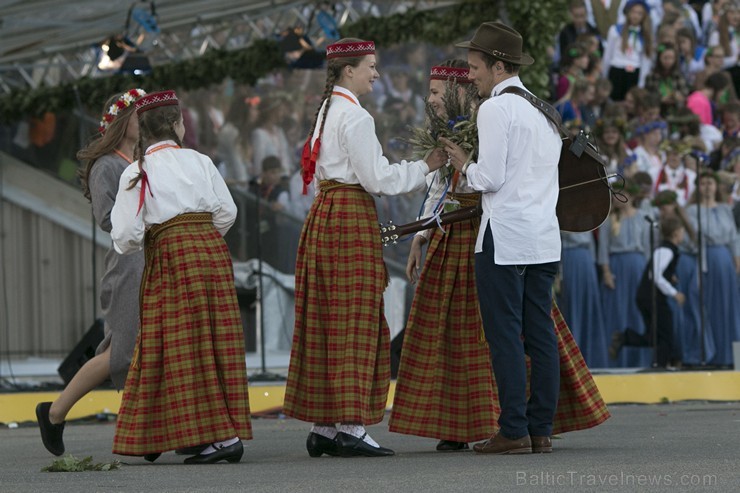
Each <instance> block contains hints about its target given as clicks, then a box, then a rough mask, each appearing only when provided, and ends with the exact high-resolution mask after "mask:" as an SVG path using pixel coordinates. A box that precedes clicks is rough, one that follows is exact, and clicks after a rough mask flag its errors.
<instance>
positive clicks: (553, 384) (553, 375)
mask: <svg viewBox="0 0 740 493" xmlns="http://www.w3.org/2000/svg"><path fill="white" fill-rule="evenodd" d="M493 250H494V249H493V240H492V238H491V230H490V227H487V228H486V235H485V240H484V241H483V252H482V253H477V254H476V255H475V279H476V285H477V288H478V299H479V301H480V311H481V317H482V319H483V329H484V331H485V334H486V339H487V340H488V346H489V348H490V350H491V363H492V365H493V373H494V376H495V378H496V384H497V386H498V395H499V401H500V404H501V416H500V417H499V420H498V423H499V426H500V427H501V434H502V435H503V436H505V437H506V438H509V439H512V440H513V439H517V438H521V437H523V436H525V435H527V434H529V435H532V436H550V435H552V422H553V419H554V417H555V408H556V407H557V404H558V392H559V389H560V358H559V355H558V343H557V338H556V336H555V329H554V325H553V321H552V318H551V317H550V310H551V309H552V285H553V282H554V280H555V273H556V272H557V268H558V262H551V263H546V264H529V265H496V263H494V261H493ZM525 354H527V355H529V357H530V359H531V379H530V397H529V400H527V390H526V388H527V365H526V362H525V359H524V356H525Z"/></svg>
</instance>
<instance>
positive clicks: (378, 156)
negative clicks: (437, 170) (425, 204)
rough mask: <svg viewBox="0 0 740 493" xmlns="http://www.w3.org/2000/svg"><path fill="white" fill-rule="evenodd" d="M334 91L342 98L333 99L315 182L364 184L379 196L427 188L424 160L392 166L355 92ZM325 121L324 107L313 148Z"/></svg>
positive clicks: (372, 122)
mask: <svg viewBox="0 0 740 493" xmlns="http://www.w3.org/2000/svg"><path fill="white" fill-rule="evenodd" d="M334 92H335V93H339V94H341V95H336V94H335V95H333V96H331V98H332V100H331V106H330V107H329V111H328V113H327V115H326V125H325V126H324V133H323V134H322V136H321V149H320V151H319V157H318V159H317V161H316V175H315V177H314V180H318V181H321V180H336V181H338V182H340V183H346V184H360V185H362V188H364V189H365V190H367V191H368V192H369V193H371V194H376V195H398V194H402V193H407V192H413V191H416V190H421V189H423V188H424V186H425V183H426V180H425V176H426V175H427V173H429V166H427V164H426V163H425V162H424V161H414V162H407V161H401V163H399V164H391V163H389V162H388V159H387V158H386V157H385V156H383V149H382V147H381V146H380V142H379V141H378V137H377V136H376V134H375V121H374V120H373V117H372V116H371V115H370V113H368V112H367V111H366V110H365V109H364V108H363V107H362V106H360V102H359V101H358V100H357V97H355V95H354V94H352V92H351V91H349V90H347V89H345V88H343V87H340V86H334ZM324 104H326V102H324ZM322 118H323V106H322V108H321V110H320V112H319V120H318V121H317V122H316V128H315V129H314V133H313V137H312V138H311V146H313V144H314V142H315V141H316V138H317V137H318V135H319V129H320V128H321V121H322ZM318 192H319V187H318V186H317V187H316V193H317V194H318Z"/></svg>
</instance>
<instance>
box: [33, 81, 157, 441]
mask: <svg viewBox="0 0 740 493" xmlns="http://www.w3.org/2000/svg"><path fill="white" fill-rule="evenodd" d="M145 94H146V93H145V92H144V91H143V90H141V89H131V90H129V91H126V92H124V93H122V94H116V95H115V96H113V97H112V98H110V100H109V101H108V102H107V103H106V105H105V107H104V113H103V118H102V120H101V122H100V128H99V132H100V134H99V136H98V137H97V138H95V139H94V140H93V141H91V142H90V143H89V144H88V145H87V146H86V147H85V148H83V149H82V150H80V151H79V152H78V153H77V158H78V159H79V160H80V161H81V162H83V163H84V168H83V169H80V172H79V175H80V181H81V183H82V188H83V192H84V194H85V197H87V199H88V200H90V202H91V204H92V210H93V215H94V216H95V221H96V222H97V224H98V226H100V228H101V229H103V230H104V231H107V232H110V231H111V220H110V214H111V209H112V208H113V203H114V201H115V198H116V194H117V193H118V183H119V179H120V177H121V174H122V173H123V170H124V169H126V167H127V166H128V165H129V164H130V163H131V162H132V161H133V157H134V156H133V154H134V148H135V146H136V145H137V143H138V139H139V125H138V119H137V118H136V113H135V111H134V102H135V101H136V100H137V99H138V98H140V97H141V96H143V95H145ZM132 117H133V118H132ZM143 270H144V253H143V250H142V251H141V252H138V253H135V254H132V255H119V254H118V253H116V252H115V251H114V249H113V245H112V244H111V247H110V249H109V250H108V253H107V254H106V256H105V273H104V274H103V278H102V279H101V292H100V306H101V309H102V316H103V320H104V322H105V324H104V327H105V339H104V340H103V342H102V343H101V344H100V345H99V346H98V348H97V351H96V356H95V357H94V358H92V359H90V360H89V361H87V362H86V363H85V364H84V365H83V366H82V368H80V370H79V371H78V372H77V373H76V374H75V376H74V378H73V379H72V380H71V381H70V382H69V384H68V385H67V386H66V387H65V389H64V390H63V391H62V393H61V394H59V396H58V397H57V398H56V400H55V401H54V402H41V403H39V404H38V405H37V406H36V417H37V419H38V423H39V427H40V430H41V439H42V441H43V443H44V446H45V447H46V449H47V450H48V451H49V452H51V453H52V454H54V455H62V454H63V453H64V441H63V439H62V435H63V431H64V420H65V418H66V416H67V413H68V412H69V410H70V409H72V406H74V405H75V403H77V401H79V400H80V399H81V398H82V397H83V396H85V394H87V393H88V392H90V391H91V390H93V389H94V388H96V387H97V386H99V385H100V384H102V383H103V382H104V381H105V380H106V379H108V378H110V379H111V380H112V382H113V385H114V386H115V387H116V388H117V389H118V390H121V389H123V386H124V383H125V382H126V375H127V373H128V368H129V365H130V363H131V356H132V354H133V350H134V343H135V342H136V334H137V332H138V328H139V286H140V283H141V276H142V272H143Z"/></svg>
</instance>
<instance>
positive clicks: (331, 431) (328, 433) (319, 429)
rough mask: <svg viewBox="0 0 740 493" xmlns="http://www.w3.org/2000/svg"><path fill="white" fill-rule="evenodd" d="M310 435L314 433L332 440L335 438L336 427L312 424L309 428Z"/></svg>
mask: <svg viewBox="0 0 740 493" xmlns="http://www.w3.org/2000/svg"><path fill="white" fill-rule="evenodd" d="M311 433H316V434H317V435H321V436H322V437H326V438H328V439H329V440H334V438H335V437H336V436H337V427H336V426H334V425H332V426H325V425H319V424H314V425H313V426H311Z"/></svg>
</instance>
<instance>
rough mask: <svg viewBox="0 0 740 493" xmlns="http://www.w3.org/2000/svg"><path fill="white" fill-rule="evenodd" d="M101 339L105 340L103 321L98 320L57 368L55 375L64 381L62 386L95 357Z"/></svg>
mask: <svg viewBox="0 0 740 493" xmlns="http://www.w3.org/2000/svg"><path fill="white" fill-rule="evenodd" d="M103 339H105V330H104V329H103V319H101V318H99V319H97V320H96V321H95V322H94V323H93V324H92V326H91V327H90V328H89V329H88V330H87V332H86V333H85V335H84V336H82V339H81V340H80V342H78V343H77V345H76V346H75V347H74V349H73V350H72V352H71V353H69V355H67V357H66V358H64V361H62V364H61V365H59V368H57V373H59V376H60V377H62V380H64V385H67V384H68V383H69V382H70V381H71V380H72V378H74V376H75V375H76V374H77V372H78V371H79V370H80V368H82V365H84V364H85V363H87V361H88V360H90V359H92V358H94V357H95V350H96V349H97V348H98V346H99V345H100V343H101V342H103Z"/></svg>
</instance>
